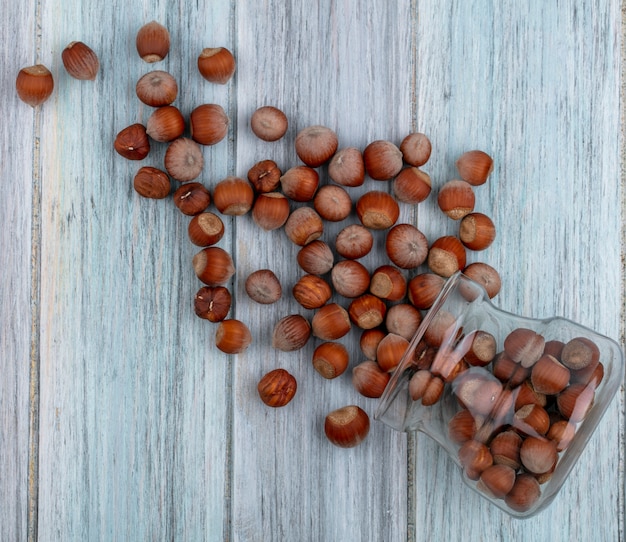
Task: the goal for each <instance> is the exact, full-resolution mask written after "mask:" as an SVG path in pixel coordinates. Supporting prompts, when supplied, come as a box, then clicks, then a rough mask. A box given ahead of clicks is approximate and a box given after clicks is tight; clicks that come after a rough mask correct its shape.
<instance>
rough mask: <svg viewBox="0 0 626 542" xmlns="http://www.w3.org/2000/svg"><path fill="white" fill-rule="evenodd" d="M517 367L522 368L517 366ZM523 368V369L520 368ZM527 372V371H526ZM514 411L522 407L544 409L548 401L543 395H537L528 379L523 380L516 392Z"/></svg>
mask: <svg viewBox="0 0 626 542" xmlns="http://www.w3.org/2000/svg"><path fill="white" fill-rule="evenodd" d="M519 367H522V366H521V365H519ZM522 368H523V367H522ZM526 370H528V369H526ZM516 393H517V397H516V398H515V409H516V410H517V409H519V408H522V407H523V406H524V405H538V406H540V407H544V408H545V407H546V406H547V404H548V399H547V397H546V396H545V394H543V393H539V392H538V391H537V390H536V389H535V388H534V387H533V385H532V382H531V381H530V379H528V380H524V381H523V382H522V383H521V384H520V385H519V388H518V389H517V390H516Z"/></svg>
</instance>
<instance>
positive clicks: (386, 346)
mask: <svg viewBox="0 0 626 542" xmlns="http://www.w3.org/2000/svg"><path fill="white" fill-rule="evenodd" d="M408 347H409V341H407V340H406V339H405V338H404V337H402V336H400V335H396V334H395V333H387V335H385V337H383V339H382V340H381V341H380V342H379V343H378V347H377V348H376V361H377V362H378V365H379V366H380V368H381V370H383V371H386V372H390V371H393V370H394V369H395V368H396V367H397V366H398V364H399V363H400V361H401V360H402V357H403V356H404V354H405V353H406V351H407V349H408Z"/></svg>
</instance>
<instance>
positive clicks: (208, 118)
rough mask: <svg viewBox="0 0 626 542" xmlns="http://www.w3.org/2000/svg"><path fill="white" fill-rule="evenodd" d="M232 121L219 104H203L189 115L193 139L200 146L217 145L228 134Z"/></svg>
mask: <svg viewBox="0 0 626 542" xmlns="http://www.w3.org/2000/svg"><path fill="white" fill-rule="evenodd" d="M229 124H230V120H229V118H228V115H227V114H226V111H224V108H223V107H222V106H221V105H218V104H202V105H199V106H198V107H196V108H195V109H194V110H193V111H192V112H191V113H190V114H189V128H190V131H191V138H192V139H193V140H194V141H195V142H196V143H200V145H216V144H217V143H219V142H220V141H222V139H224V138H225V137H226V135H227V134H228V126H229Z"/></svg>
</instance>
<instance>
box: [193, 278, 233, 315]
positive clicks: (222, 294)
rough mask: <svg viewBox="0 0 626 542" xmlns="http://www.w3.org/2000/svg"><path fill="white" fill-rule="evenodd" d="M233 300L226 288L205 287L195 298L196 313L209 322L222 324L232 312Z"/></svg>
mask: <svg viewBox="0 0 626 542" xmlns="http://www.w3.org/2000/svg"><path fill="white" fill-rule="evenodd" d="M231 299H232V298H231V295H230V292H229V291H228V289H227V288H225V287H224V286H203V287H202V288H200V289H199V290H198V292H197V293H196V296H195V298H194V311H195V313H196V315H197V316H199V317H200V318H204V319H205V320H208V321H209V322H221V321H222V320H224V319H225V318H226V316H227V314H228V311H230V304H231Z"/></svg>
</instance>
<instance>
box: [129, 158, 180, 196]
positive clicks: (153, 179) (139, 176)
mask: <svg viewBox="0 0 626 542" xmlns="http://www.w3.org/2000/svg"><path fill="white" fill-rule="evenodd" d="M171 186H172V183H171V182H170V178H169V177H168V176H167V173H165V172H164V171H161V170H160V169H157V168H155V167H148V166H145V167H142V168H140V169H139V171H137V173H136V174H135V177H134V179H133V187H134V189H135V191H136V192H137V193H138V194H139V195H140V196H143V197H144V198H151V199H163V198H166V197H167V196H169V194H170V190H171Z"/></svg>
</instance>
